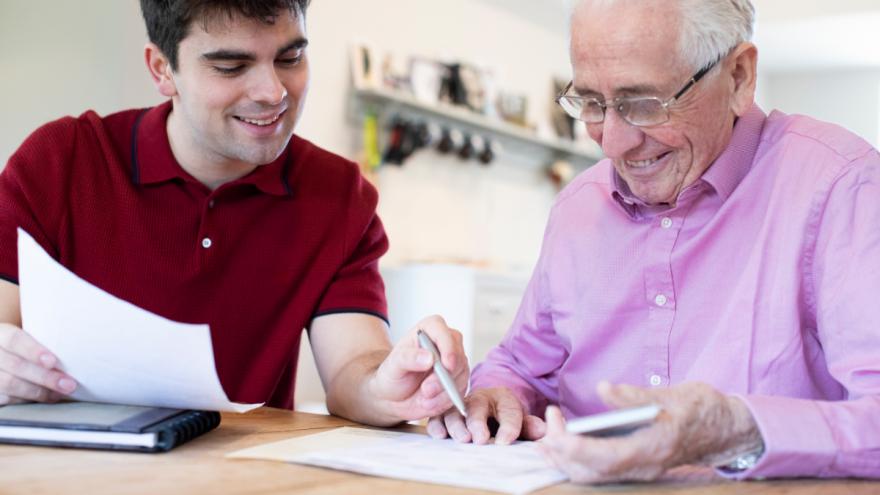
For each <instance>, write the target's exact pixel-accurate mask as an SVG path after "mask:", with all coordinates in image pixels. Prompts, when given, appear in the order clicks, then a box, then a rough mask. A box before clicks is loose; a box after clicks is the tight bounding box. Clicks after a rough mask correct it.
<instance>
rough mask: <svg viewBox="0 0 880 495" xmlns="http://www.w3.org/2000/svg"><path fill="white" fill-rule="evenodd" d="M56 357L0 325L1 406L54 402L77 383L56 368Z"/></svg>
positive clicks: (11, 327) (27, 337)
mask: <svg viewBox="0 0 880 495" xmlns="http://www.w3.org/2000/svg"><path fill="white" fill-rule="evenodd" d="M57 365H58V358H56V357H55V355H53V354H52V353H51V352H49V350H48V349H46V348H45V347H43V346H42V345H40V344H39V342H37V341H36V340H34V338H33V337H31V336H30V335H29V334H28V333H27V332H25V331H24V330H22V329H21V328H19V327H17V326H15V325H12V324H10V323H0V406H3V405H6V404H17V403H21V402H56V401H58V400H60V399H61V398H63V397H64V396H66V395H68V394H70V393H72V392H73V391H74V390H75V389H76V381H74V379H73V378H71V377H70V376H68V375H67V374H65V373H63V372H61V371H60V370H58V369H57V368H56V366H57Z"/></svg>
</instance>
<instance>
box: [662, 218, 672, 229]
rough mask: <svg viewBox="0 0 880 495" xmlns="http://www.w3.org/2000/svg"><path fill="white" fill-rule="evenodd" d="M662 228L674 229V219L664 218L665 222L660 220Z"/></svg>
mask: <svg viewBox="0 0 880 495" xmlns="http://www.w3.org/2000/svg"><path fill="white" fill-rule="evenodd" d="M660 226H661V227H663V228H664V229H668V228H670V227H672V219H671V218H669V217H663V220H660Z"/></svg>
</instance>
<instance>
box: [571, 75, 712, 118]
mask: <svg viewBox="0 0 880 495" xmlns="http://www.w3.org/2000/svg"><path fill="white" fill-rule="evenodd" d="M719 61H720V59H719V60H716V61H714V62H712V63H711V64H709V65H707V66H706V67H704V68H702V69H700V70H699V72H697V73H696V74H694V75H693V77H691V78H690V79H688V81H687V83H685V85H684V87H683V88H681V89H680V90H679V91H678V93H675V95H674V96H673V97H672V98H669V99H668V100H661V99H660V98H657V97H656V96H638V97H626V96H620V97H617V98H614V99H613V100H610V101H600V100H598V99H597V98H593V97H591V96H589V97H588V96H578V95H569V94H566V93H568V92H569V90H571V87H572V84H573V82H569V83H568V85H566V86H565V89H563V90H562V92H560V93H559V95H558V96H557V97H556V103H558V104H559V106H561V107H562V109H563V110H565V113H567V114H568V115H570V116H571V118H573V119H577V120H580V121H582V122H586V123H587V124H600V123H602V122H603V121H604V120H605V111H606V109H608V108H613V109H614V111H615V112H617V114H618V115H620V116H621V117H622V118H623V120H625V121H627V122H629V123H630V124H632V125H634V126H638V127H648V126H652V125H659V124H662V123H664V122H666V121H668V120H669V106H670V105H672V104H673V103H675V102H676V101H677V100H678V99H679V98H681V97H682V96H683V95H684V94H685V93H687V91H688V90H689V89H691V88H692V87H693V86H694V85H695V84H697V82H699V80H700V79H702V78H703V76H705V75H706V74H707V73H708V72H709V71H710V70H712V68H713V67H715V65H717V64H718V62H719Z"/></svg>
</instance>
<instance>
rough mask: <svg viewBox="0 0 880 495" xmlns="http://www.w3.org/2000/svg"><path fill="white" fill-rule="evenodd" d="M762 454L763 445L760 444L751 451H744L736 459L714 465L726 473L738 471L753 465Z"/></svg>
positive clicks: (750, 467)
mask: <svg viewBox="0 0 880 495" xmlns="http://www.w3.org/2000/svg"><path fill="white" fill-rule="evenodd" d="M763 454H764V445H761V446H760V447H758V448H757V449H755V450H753V451H751V452H746V453H745V454H742V455H740V456H739V457H737V458H736V459H734V460H732V461H730V462H728V463H726V464H722V465H720V466H716V467H717V468H718V469H720V470H722V471H724V472H726V473H738V472H742V471H746V470H749V469H752V468H753V467H755V465H756V464H758V459H760V458H761V455H763Z"/></svg>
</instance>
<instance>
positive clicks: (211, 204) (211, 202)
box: [208, 199, 214, 208]
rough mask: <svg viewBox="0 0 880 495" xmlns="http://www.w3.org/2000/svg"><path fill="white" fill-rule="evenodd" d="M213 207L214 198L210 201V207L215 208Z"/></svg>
mask: <svg viewBox="0 0 880 495" xmlns="http://www.w3.org/2000/svg"><path fill="white" fill-rule="evenodd" d="M213 207H214V200H213V199H212V200H211V201H208V208H213Z"/></svg>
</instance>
